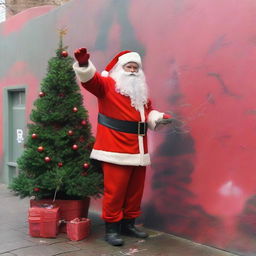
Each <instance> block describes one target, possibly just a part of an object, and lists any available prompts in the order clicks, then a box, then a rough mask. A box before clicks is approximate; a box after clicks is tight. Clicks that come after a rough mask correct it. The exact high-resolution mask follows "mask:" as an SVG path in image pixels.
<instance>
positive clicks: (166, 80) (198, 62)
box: [0, 0, 256, 255]
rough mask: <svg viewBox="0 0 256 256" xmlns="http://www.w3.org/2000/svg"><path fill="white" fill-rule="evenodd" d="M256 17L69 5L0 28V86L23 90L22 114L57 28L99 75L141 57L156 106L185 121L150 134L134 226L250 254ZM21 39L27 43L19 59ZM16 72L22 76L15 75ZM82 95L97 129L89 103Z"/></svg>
mask: <svg viewBox="0 0 256 256" xmlns="http://www.w3.org/2000/svg"><path fill="white" fill-rule="evenodd" d="M255 11H256V5H255V2H254V1H253V0H243V1H236V0H226V1H223V0H215V1H208V0H160V1H153V0H130V1H125V0H124V1H119V0H108V1H107V0H94V1H82V0H76V1H73V2H70V3H69V4H67V5H65V6H63V7H62V8H59V9H56V10H54V11H51V12H49V13H47V14H46V15H44V16H42V17H38V18H36V19H31V20H30V21H28V23H27V24H26V26H23V27H21V28H20V29H19V31H15V32H12V33H10V34H6V33H5V29H4V27H5V26H6V25H5V24H2V25H0V45H1V47H2V45H3V43H2V42H4V43H5V45H8V49H7V50H6V51H5V52H2V54H4V58H5V60H6V61H5V64H1V63H0V85H1V87H4V86H9V85H10V84H12V83H11V82H10V81H15V83H17V82H18V81H24V83H27V85H28V86H29V93H30V94H29V99H28V107H27V110H28V112H29V111H30V109H31V102H32V101H33V100H34V99H35V97H36V95H37V91H39V82H40V81H41V79H42V78H43V77H44V74H45V72H46V70H45V68H46V65H47V60H48V59H49V58H50V57H51V56H52V55H53V54H54V49H55V48H56V46H57V41H58V35H57V29H58V28H61V27H66V28H67V29H68V35H67V36H66V38H65V43H66V44H67V45H69V52H70V54H72V52H73V51H74V49H76V48H77V47H82V46H86V47H87V48H88V49H89V50H90V52H91V56H92V61H93V62H94V63H95V65H96V66H97V67H98V69H99V70H102V69H103V68H104V66H105V65H106V64H107V63H108V61H109V60H110V59H111V57H112V56H113V55H115V54H116V53H117V52H119V51H120V50H124V49H131V50H135V51H139V52H140V53H141V54H142V55H143V61H144V65H143V66H144V69H145V73H146V75H147V80H148V84H149V88H150V92H151V98H152V100H153V102H154V104H155V106H156V108H157V109H159V110H163V111H170V112H172V113H173V114H174V115H175V116H177V117H178V118H179V119H180V120H181V121H182V122H183V125H182V127H180V129H178V130H173V129H164V130H162V131H159V132H158V133H150V141H149V144H150V151H151V154H152V160H153V163H152V166H151V168H148V173H147V184H146V189H145V195H144V203H143V208H144V214H143V216H142V218H141V221H142V222H144V224H145V225H147V226H149V227H152V228H156V229H158V230H163V231H166V232H169V233H172V234H176V235H179V236H183V237H186V238H189V239H191V240H194V241H197V242H200V243H204V244H209V245H213V246H216V247H219V248H223V249H226V250H230V251H233V252H239V253H241V254H243V255H252V254H254V253H256V246H255V242H254V235H255V232H256V207H255V204H256V197H255V194H256V186H255V184H256V176H255V175H254V173H255V166H256V163H255V161H256V160H255V159H256V158H255V157H254V156H255V153H256V138H255V131H256V106H255V92H256V89H255V88H256V87H255V86H254V80H255V72H254V67H255V66H256V48H255V47H256V29H255V24H256V23H255V21H256V15H255ZM7 22H8V21H7ZM12 22H14V23H15V17H14V18H13V21H12ZM17 23H18V19H17ZM28 35H30V36H32V39H29V38H28ZM18 40H19V42H24V44H23V43H22V50H23V51H22V53H19V54H18V55H17V53H16V51H15V50H14V49H16V48H15V47H17V45H16V44H17V42H18ZM31 40H32V43H33V44H32V45H34V44H36V47H33V46H32V47H31ZM25 42H27V44H25ZM29 43H30V44H29ZM28 48H29V50H28ZM35 64H37V65H35ZM24 68H25V70H26V72H24ZM16 69H18V70H20V72H12V70H16ZM8 74H11V75H8ZM26 79H27V80H26ZM3 81H4V82H3ZM83 95H84V99H85V101H84V102H85V106H86V108H87V109H88V110H89V113H90V120H91V122H92V124H93V129H94V131H95V127H96V116H97V113H96V111H95V107H96V99H95V98H93V96H91V95H89V94H88V93H87V92H85V91H83ZM0 121H1V119H0ZM0 153H1V152H0ZM99 204H100V203H99V202H98V205H97V203H96V204H95V205H94V209H99Z"/></svg>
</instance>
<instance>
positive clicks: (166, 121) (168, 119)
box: [156, 118, 174, 125]
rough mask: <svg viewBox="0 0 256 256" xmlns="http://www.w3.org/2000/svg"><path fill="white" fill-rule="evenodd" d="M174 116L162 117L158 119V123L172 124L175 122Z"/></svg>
mask: <svg viewBox="0 0 256 256" xmlns="http://www.w3.org/2000/svg"><path fill="white" fill-rule="evenodd" d="M173 120H174V119H173V118H163V119H160V120H158V121H156V125H159V124H170V123H172V122H173Z"/></svg>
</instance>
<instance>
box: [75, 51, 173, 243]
mask: <svg viewBox="0 0 256 256" xmlns="http://www.w3.org/2000/svg"><path fill="white" fill-rule="evenodd" d="M89 57H90V55H89V54H88V53H87V50H86V49H85V48H80V49H78V50H76V51H75V58H76V60H77V62H75V63H74V65H73V68H74V70H75V72H76V75H77V77H78V79H79V80H80V81H81V84H82V86H83V87H84V88H85V89H86V90H88V91H89V92H91V93H92V94H94V95H95V96H96V97H97V99H98V108H99V115H98V126H97V134H96V141H95V144H94V147H93V150H92V152H91V156H90V157H91V158H92V159H96V160H99V161H101V163H102V169H103V172H104V197H103V208H102V218H103V219H104V221H105V223H106V235H105V239H106V241H107V242H108V243H110V244H111V245H122V244H123V243H124V241H123V239H122V238H121V236H120V232H121V234H124V235H129V236H135V237H138V238H146V237H147V236H148V234H147V233H146V232H143V231H141V230H139V229H137V228H136V226H135V225H134V224H135V219H136V218H137V217H138V216H139V215H140V214H141V209H140V205H141V199H142V195H143V188H144V181H145V173H146V166H147V165H149V164H150V156H149V153H148V147H147V129H148V128H149V129H151V130H154V129H155V127H156V125H157V124H159V123H161V122H163V123H166V119H168V120H171V119H170V116H169V115H167V114H164V113H161V112H158V111H156V110H154V109H153V107H152V104H151V101H150V100H149V99H148V88H147V84H146V80H145V76H144V73H143V70H142V62H141V57H140V55H139V54H138V53H136V52H131V51H123V52H121V53H119V54H118V55H116V56H115V57H114V58H113V60H112V61H111V62H110V63H109V64H108V65H107V67H106V69H105V71H103V72H102V74H99V73H98V72H97V71H96V68H95V66H94V65H93V63H92V62H91V61H90V60H89ZM167 123H168V122H167ZM119 231H120V232H119Z"/></svg>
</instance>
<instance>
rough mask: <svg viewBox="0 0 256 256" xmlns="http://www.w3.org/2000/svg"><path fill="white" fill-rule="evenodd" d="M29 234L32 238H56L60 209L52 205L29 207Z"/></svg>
mask: <svg viewBox="0 0 256 256" xmlns="http://www.w3.org/2000/svg"><path fill="white" fill-rule="evenodd" d="M28 212H29V215H28V223H29V234H30V235H31V236H33V237H56V236H57V234H58V227H59V221H60V209H59V207H54V206H53V205H46V206H43V207H36V206H34V207H30V208H29V211H28Z"/></svg>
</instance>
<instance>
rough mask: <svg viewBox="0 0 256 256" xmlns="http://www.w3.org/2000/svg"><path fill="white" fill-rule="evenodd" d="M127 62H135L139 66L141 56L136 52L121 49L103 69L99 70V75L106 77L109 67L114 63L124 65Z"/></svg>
mask: <svg viewBox="0 0 256 256" xmlns="http://www.w3.org/2000/svg"><path fill="white" fill-rule="evenodd" d="M128 62H135V63H137V64H138V65H139V66H140V67H141V58H140V55H139V54H138V53H137V52H131V51H122V52H120V53H118V54H117V55H116V56H115V57H114V58H113V59H112V60H111V61H110V62H109V63H108V65H107V66H106V68H105V70H104V71H102V72H101V75H102V76H104V77H107V76H108V74H109V72H110V71H111V69H113V67H114V66H115V65H122V66H123V65H125V64H127V63H128Z"/></svg>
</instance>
